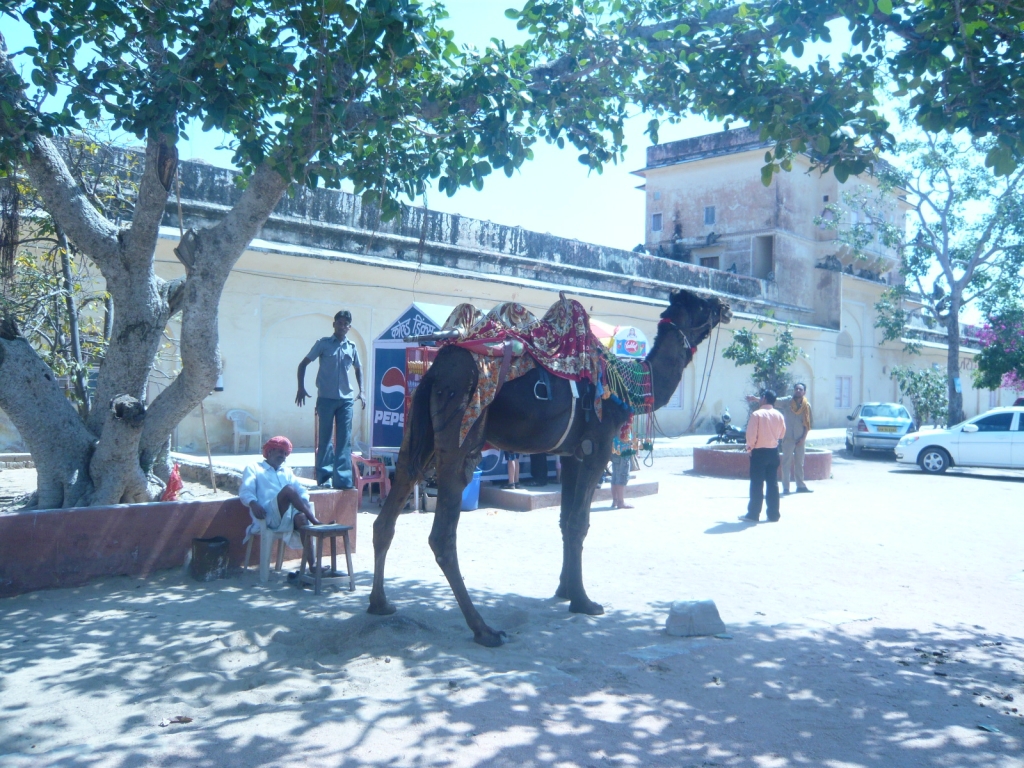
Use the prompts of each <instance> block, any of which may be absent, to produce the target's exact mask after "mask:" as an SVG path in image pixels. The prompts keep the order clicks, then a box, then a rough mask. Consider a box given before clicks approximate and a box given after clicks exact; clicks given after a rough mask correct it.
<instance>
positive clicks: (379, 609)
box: [366, 600, 398, 616]
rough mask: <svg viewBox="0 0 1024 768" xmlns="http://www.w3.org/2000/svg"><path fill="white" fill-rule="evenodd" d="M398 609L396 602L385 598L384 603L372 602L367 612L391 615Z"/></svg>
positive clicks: (377, 614)
mask: <svg viewBox="0 0 1024 768" xmlns="http://www.w3.org/2000/svg"><path fill="white" fill-rule="evenodd" d="M397 610H398V609H397V608H395V606H394V604H392V603H389V602H388V601H387V600H385V601H384V603H383V604H376V603H370V607H369V608H367V609H366V612H367V613H372V614H373V615H374V616H390V615H391V614H392V613H394V612H395V611H397Z"/></svg>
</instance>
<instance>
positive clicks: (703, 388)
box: [685, 325, 722, 432]
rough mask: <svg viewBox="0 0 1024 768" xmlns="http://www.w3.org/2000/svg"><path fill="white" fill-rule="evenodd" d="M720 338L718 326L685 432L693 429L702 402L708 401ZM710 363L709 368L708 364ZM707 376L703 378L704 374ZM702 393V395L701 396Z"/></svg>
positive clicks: (720, 327)
mask: <svg viewBox="0 0 1024 768" xmlns="http://www.w3.org/2000/svg"><path fill="white" fill-rule="evenodd" d="M721 336H722V326H721V325H719V326H718V328H717V331H716V332H715V346H714V349H712V350H710V352H711V354H710V355H708V357H706V358H705V359H704V373H701V377H700V386H699V387H697V396H696V397H695V398H694V400H693V415H692V416H691V417H690V423H689V424H688V425H687V427H686V430H685V431H686V432H689V431H690V430H691V429H693V424H694V422H696V421H697V416H698V414H700V412H701V410H702V409H703V408H704V402H705V401H706V400H707V399H708V392H709V391H710V389H711V374H712V373H713V372H714V370H715V358H716V357H718V340H719V338H721ZM709 362H710V367H709V365H708V363H709ZM705 373H706V374H707V376H706V377H705V375H704V374H705ZM702 393H703V394H702Z"/></svg>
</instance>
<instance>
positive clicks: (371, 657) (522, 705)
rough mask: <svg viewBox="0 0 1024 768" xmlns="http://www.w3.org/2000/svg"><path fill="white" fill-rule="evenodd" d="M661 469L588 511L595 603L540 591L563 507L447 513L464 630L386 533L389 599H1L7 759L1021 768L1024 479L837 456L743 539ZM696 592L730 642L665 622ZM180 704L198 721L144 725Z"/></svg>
mask: <svg viewBox="0 0 1024 768" xmlns="http://www.w3.org/2000/svg"><path fill="white" fill-rule="evenodd" d="M689 462H690V460H689V459H669V460H662V461H660V462H659V464H658V468H657V469H656V470H655V471H653V472H652V471H645V472H644V473H643V476H644V477H652V476H654V475H657V477H658V479H660V480H661V482H662V488H661V494H660V495H659V496H656V497H648V498H643V499H639V500H636V501H637V509H636V510H635V511H631V512H620V513H616V512H611V511H610V510H608V509H607V505H606V504H601V505H599V506H598V507H597V508H595V510H594V514H593V517H592V525H591V530H590V536H589V538H588V539H587V542H586V562H585V575H586V581H587V585H588V589H589V592H590V595H591V597H593V598H594V599H597V600H600V601H603V602H604V604H605V608H606V610H607V614H606V615H605V616H601V617H597V618H590V617H584V616H577V615H571V614H569V613H567V611H566V604H565V603H562V602H558V601H555V600H553V599H552V598H551V595H552V593H553V591H554V588H555V586H556V582H557V577H558V571H559V565H560V549H561V546H560V540H559V536H558V523H557V511H556V510H552V509H549V510H539V511H534V512H524V513H512V512H504V511H502V512H497V511H494V510H479V511H477V512H471V513H465V514H464V515H463V518H462V524H461V526H460V531H459V534H460V537H459V540H460V551H461V555H462V557H461V563H462V569H463V572H464V574H465V577H466V581H467V583H468V585H469V588H470V592H471V594H472V595H473V598H474V600H475V601H476V604H477V606H478V607H479V608H480V610H481V612H482V613H483V615H484V617H485V618H486V619H487V620H488V621H489V622H490V623H491V625H492V626H493V627H495V628H497V629H502V630H505V631H506V632H508V635H509V637H508V643H507V644H506V645H505V646H503V647H501V648H497V649H486V648H482V647H480V646H477V645H475V644H474V643H473V642H472V640H471V634H470V632H469V631H468V629H467V628H466V625H465V624H464V622H463V619H462V616H461V614H460V613H459V611H458V609H457V607H456V605H455V603H454V600H453V598H452V596H451V593H450V590H449V588H448V586H447V584H446V583H445V582H444V581H443V577H442V575H441V573H440V571H439V569H438V567H437V565H436V564H435V563H434V562H433V558H432V556H431V554H430V551H429V549H428V547H427V544H426V537H427V533H428V530H429V527H430V524H431V521H432V516H430V515H418V514H409V515H404V516H403V517H402V518H401V519H400V521H399V527H398V535H397V537H396V540H395V544H394V546H393V548H392V550H391V555H390V558H389V561H388V574H389V579H388V591H389V597H390V598H391V599H392V600H393V601H394V602H395V603H396V604H397V605H398V607H399V612H398V613H397V614H396V615H394V616H391V617H388V618H378V617H373V616H369V615H367V614H366V613H365V608H366V601H367V594H368V590H369V581H370V568H371V562H372V561H371V556H372V551H371V547H370V538H369V533H370V524H371V523H372V520H373V518H372V516H370V515H368V514H364V515H361V516H360V520H359V522H360V525H361V527H362V536H361V541H362V542H363V546H362V548H361V549H360V551H359V553H358V554H357V555H356V558H355V560H356V567H357V570H358V586H357V589H356V592H355V593H354V594H350V593H348V592H344V591H332V592H329V593H328V594H325V595H323V596H321V597H315V596H314V595H312V593H311V592H309V591H299V590H297V589H295V588H292V587H289V586H288V585H287V584H286V583H284V581H283V580H280V579H278V580H276V581H273V582H271V584H269V585H268V586H266V587H264V586H260V585H259V583H258V581H257V579H256V576H255V575H254V574H252V573H250V574H248V575H243V576H241V577H237V578H233V579H228V580H224V581H220V582H214V583H212V584H198V583H195V582H191V581H189V580H187V579H186V578H184V577H183V575H182V574H180V573H179V572H168V573H163V574H160V575H158V576H156V577H153V578H150V579H144V580H142V579H130V578H119V579H106V580H102V581H98V582H96V583H94V584H91V585H89V586H87V587H84V588H79V589H73V590H55V591H49V592H39V593H35V594H31V595H24V596H21V597H17V598H10V599H7V600H2V601H0V616H2V622H0V764H2V765H3V766H5V767H6V768H20V767H22V766H33V767H35V766H50V765H61V766H90V767H92V766H96V767H100V766H116V767H117V768H129V767H134V766H211V767H212V766H279V765H280V766H283V765H298V764H303V765H309V766H399V767H404V766H409V767H420V766H517V767H522V766H594V767H598V766H602V767H603V766H751V767H752V768H779V767H781V766H802V765H809V766H829V767H831V768H853V767H854V766H879V767H881V768H889V767H890V766H942V767H948V766H972V767H975V766H993V767H998V768H1011V767H1014V768H1020V767H1021V766H1024V718H1022V716H1021V713H1022V712H1024V662H1022V658H1024V610H1022V603H1024V599H1022V598H1024V548H1022V544H1021V542H1022V541H1024V510H1022V505H1021V503H1020V497H1021V492H1022V491H1024V475H1021V474H1020V473H1009V472H1008V473H997V472H972V473H969V474H968V473H958V472H951V473H950V474H949V475H947V476H943V477H927V476H924V475H922V474H920V473H917V472H914V471H909V470H905V469H902V468H898V467H896V466H895V465H894V464H893V463H892V462H891V460H888V461H886V460H883V459H880V458H869V459H864V460H858V461H852V460H847V459H844V458H841V457H837V459H836V461H835V467H834V475H835V479H833V480H831V481H823V482H820V483H816V484H815V485H814V488H815V490H816V493H814V494H813V495H811V494H808V495H800V496H794V497H789V498H786V499H784V500H783V510H782V522H781V523H778V524H761V525H757V526H745V525H743V524H741V523H739V522H737V521H736V516H737V515H738V514H741V513H742V512H743V511H744V498H745V484H744V483H743V482H738V481H728V480H719V479H711V478H700V477H696V476H693V475H692V474H689V473H688V472H687V468H688V467H689ZM689 598H712V599H714V600H715V601H716V602H717V604H718V606H719V609H720V611H721V614H722V617H723V619H724V620H725V622H726V624H727V625H728V627H729V634H730V635H731V639H715V638H697V639H680V638H672V637H669V636H667V635H666V634H665V633H664V631H663V626H664V621H665V617H666V614H667V612H668V608H669V606H670V604H671V603H672V602H673V601H675V600H683V599H689ZM175 716H186V717H189V718H192V721H191V722H190V723H186V724H172V725H168V726H166V727H161V726H160V722H161V721H162V720H165V719H169V718H173V717H175Z"/></svg>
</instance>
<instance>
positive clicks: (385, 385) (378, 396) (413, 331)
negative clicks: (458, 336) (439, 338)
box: [370, 302, 452, 451]
mask: <svg viewBox="0 0 1024 768" xmlns="http://www.w3.org/2000/svg"><path fill="white" fill-rule="evenodd" d="M451 311H452V307H448V306H442V305H438V304H424V303H420V302H416V303H414V304H412V305H410V306H409V307H408V308H407V309H406V310H405V311H404V312H402V314H400V315H399V316H398V317H397V318H396V319H395V320H394V322H392V323H391V324H390V325H388V327H387V328H386V329H385V330H384V332H383V333H381V334H380V335H379V336H378V337H377V338H376V339H375V340H374V342H373V425H372V429H371V430H370V435H371V438H370V441H371V445H372V447H373V448H374V449H375V450H378V451H397V450H398V449H399V447H401V445H402V434H403V433H404V431H405V396H406V391H407V378H406V369H405V350H406V349H408V348H418V345H417V344H412V343H408V342H405V341H403V339H405V337H407V336H419V335H422V334H427V333H434V332H436V331H439V330H441V326H442V325H443V324H444V321H445V320H446V319H447V318H448V315H450V314H451Z"/></svg>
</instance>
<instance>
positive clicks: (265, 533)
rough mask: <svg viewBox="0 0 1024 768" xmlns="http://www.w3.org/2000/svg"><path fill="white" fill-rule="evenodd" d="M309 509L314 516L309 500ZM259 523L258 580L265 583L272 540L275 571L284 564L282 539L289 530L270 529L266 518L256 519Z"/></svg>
mask: <svg viewBox="0 0 1024 768" xmlns="http://www.w3.org/2000/svg"><path fill="white" fill-rule="evenodd" d="M309 509H310V511H311V512H312V513H313V517H316V507H314V506H313V502H312V501H311V502H309ZM250 514H251V513H250ZM257 522H258V523H259V524H260V532H259V533H258V534H254V536H255V535H258V536H259V537H260V581H262V582H263V583H266V582H268V581H270V552H271V550H272V549H273V547H274V542H275V541H276V542H277V565H275V566H274V570H275V571H277V572H280V571H281V566H282V565H283V564H284V549H285V545H284V540H285V537H287V536H290V535H291V532H288V533H278V532H277V531H272V530H270V529H269V528H268V527H267V521H266V520H258V521H257ZM252 540H253V536H250V537H249V541H247V542H246V544H245V564H244V566H243V567H244V569H245V570H247V571H248V570H249V563H250V562H251V560H252Z"/></svg>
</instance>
